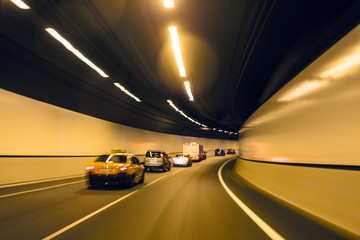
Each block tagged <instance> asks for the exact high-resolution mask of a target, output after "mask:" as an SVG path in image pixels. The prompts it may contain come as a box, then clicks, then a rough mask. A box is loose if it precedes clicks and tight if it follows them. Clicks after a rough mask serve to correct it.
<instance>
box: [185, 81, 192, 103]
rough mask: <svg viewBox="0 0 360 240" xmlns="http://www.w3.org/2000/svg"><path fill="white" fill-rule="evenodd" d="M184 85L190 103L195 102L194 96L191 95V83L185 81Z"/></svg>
mask: <svg viewBox="0 0 360 240" xmlns="http://www.w3.org/2000/svg"><path fill="white" fill-rule="evenodd" d="M184 84H185V89H186V92H187V94H188V96H189V99H190V101H194V96H193V95H192V93H191V89H190V83H189V81H185V82H184Z"/></svg>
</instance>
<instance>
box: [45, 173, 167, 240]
mask: <svg viewBox="0 0 360 240" xmlns="http://www.w3.org/2000/svg"><path fill="white" fill-rule="evenodd" d="M164 177H166V176H162V177H160V178H158V179H156V180H154V181H152V182H151V183H149V184H146V186H144V187H142V188H139V189H138V190H135V191H133V192H131V193H129V194H127V195H125V196H123V197H121V198H119V199H117V200H115V201H113V202H111V203H109V204H108V205H106V206H104V207H102V208H100V209H98V210H96V211H95V212H92V213H90V214H88V215H86V216H85V217H83V218H80V219H79V220H77V221H75V222H73V223H71V224H69V225H67V226H66V227H64V228H62V229H60V230H59V231H57V232H54V233H53V234H51V235H49V236H47V237H45V238H43V239H42V240H50V239H53V238H54V237H56V236H58V235H60V234H62V233H63V232H66V231H67V230H69V229H70V228H73V227H75V226H76V225H78V224H80V223H82V222H84V221H86V220H87V219H89V218H91V217H93V216H95V215H96V214H98V213H100V212H102V211H104V210H106V209H107V208H109V207H111V206H113V205H115V204H117V203H118V202H121V201H122V200H124V199H126V198H128V197H130V196H131V195H133V194H135V193H136V192H138V191H140V190H141V189H143V188H146V187H148V186H150V185H152V184H154V183H156V182H157V181H159V180H160V179H162V178H164Z"/></svg>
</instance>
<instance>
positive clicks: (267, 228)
mask: <svg viewBox="0 0 360 240" xmlns="http://www.w3.org/2000/svg"><path fill="white" fill-rule="evenodd" d="M231 160H232V159H230V160H228V161H226V162H225V163H224V164H223V165H221V167H220V168H219V171H218V177H219V180H220V182H221V185H222V186H223V187H224V188H225V191H226V192H227V193H228V194H229V196H230V197H231V198H232V199H233V200H234V201H235V203H236V204H237V205H238V206H239V207H240V208H241V209H242V210H243V211H244V212H245V213H246V214H247V215H248V216H249V217H250V218H251V219H252V220H253V221H254V222H255V223H256V224H257V225H258V226H259V227H260V228H261V229H262V230H263V231H264V232H265V233H266V234H267V235H268V236H269V237H270V238H271V239H274V240H284V239H285V238H283V237H282V236H280V234H278V233H277V232H275V231H274V229H272V228H271V227H270V226H269V225H268V224H266V223H265V222H264V221H263V220H262V219H261V218H259V217H258V216H257V215H256V214H255V213H254V212H253V211H251V209H250V208H248V207H247V206H246V205H245V204H244V203H243V202H242V201H241V200H240V199H239V198H237V197H236V195H235V194H234V193H233V192H231V190H230V189H229V188H228V187H227V185H226V184H225V182H224V180H223V178H222V176H221V171H222V170H223V168H224V166H225V165H226V164H228V163H229V162H230V161H231Z"/></svg>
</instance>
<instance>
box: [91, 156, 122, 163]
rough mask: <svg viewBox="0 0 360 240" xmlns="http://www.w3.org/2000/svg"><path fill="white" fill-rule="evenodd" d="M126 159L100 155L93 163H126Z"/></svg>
mask: <svg viewBox="0 0 360 240" xmlns="http://www.w3.org/2000/svg"><path fill="white" fill-rule="evenodd" d="M126 159H127V156H123V155H101V156H99V157H98V158H97V159H95V161H94V162H113V163H126Z"/></svg>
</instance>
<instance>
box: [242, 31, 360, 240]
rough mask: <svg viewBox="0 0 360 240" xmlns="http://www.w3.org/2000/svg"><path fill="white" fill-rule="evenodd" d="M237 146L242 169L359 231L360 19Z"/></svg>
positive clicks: (252, 121)
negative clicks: (359, 23) (356, 25)
mask: <svg viewBox="0 0 360 240" xmlns="http://www.w3.org/2000/svg"><path fill="white" fill-rule="evenodd" d="M239 150H240V153H241V154H240V156H241V158H243V160H240V159H239V160H238V163H237V165H236V171H237V172H238V174H239V175H241V176H242V177H244V178H245V179H246V180H248V181H249V182H251V183H252V184H253V185H255V186H256V187H258V188H260V189H262V190H263V191H265V192H267V193H269V194H271V195H272V196H275V197H276V198H278V199H281V200H283V201H285V202H287V203H288V204H290V205H292V206H295V207H296V208H297V209H300V210H302V212H306V213H308V214H309V215H311V216H314V217H315V218H316V219H322V222H326V223H329V224H330V225H334V226H337V227H339V228H340V229H342V230H344V231H347V232H351V233H354V234H356V235H357V236H358V237H360V214H359V213H360V171H359V169H360V26H358V27H356V28H355V29H354V30H353V31H351V32H350V33H348V34H347V35H346V36H345V37H344V38H343V39H341V40H340V41H339V42H337V43H336V44H335V45H334V46H332V47H331V48H330V49H329V50H328V51H326V52H325V53H324V54H323V55H321V56H320V57H319V58H318V59H316V60H315V61H314V62H313V63H311V64H310V65H309V66H308V67H307V68H305V69H304V70H303V71H302V72H301V73H300V74H298V75H297V76H296V77H295V78H294V79H292V80H291V81H290V82H289V83H288V84H287V85H285V86H284V87H283V88H282V89H280V91H278V92H277V93H276V94H275V95H274V96H272V97H271V98H270V99H269V100H268V101H267V102H265V104H263V105H262V106H261V107H260V108H259V109H258V110H257V111H256V112H255V113H254V114H253V115H252V116H251V117H250V118H249V119H248V120H247V122H246V123H245V124H244V126H243V128H242V129H241V130H240V137H239ZM244 159H245V160H244Z"/></svg>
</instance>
